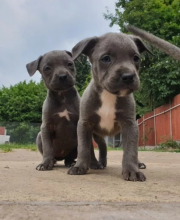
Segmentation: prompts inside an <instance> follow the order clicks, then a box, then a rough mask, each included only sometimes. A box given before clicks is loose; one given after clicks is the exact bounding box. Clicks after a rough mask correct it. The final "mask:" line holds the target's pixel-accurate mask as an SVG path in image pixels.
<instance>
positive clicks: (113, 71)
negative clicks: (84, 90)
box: [72, 33, 151, 96]
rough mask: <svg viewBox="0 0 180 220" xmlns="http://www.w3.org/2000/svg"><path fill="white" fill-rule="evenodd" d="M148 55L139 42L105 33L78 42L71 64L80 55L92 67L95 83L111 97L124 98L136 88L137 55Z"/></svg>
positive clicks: (136, 38)
mask: <svg viewBox="0 0 180 220" xmlns="http://www.w3.org/2000/svg"><path fill="white" fill-rule="evenodd" d="M144 51H148V52H149V53H151V52H150V51H149V49H148V48H147V47H146V45H145V44H144V43H143V42H142V41H141V40H140V38H138V37H135V36H132V35H126V34H121V33H108V34H105V35H103V36H101V37H92V38H88V39H85V40H82V41H80V42H79V43H78V44H77V45H75V47H74V48H73V49H72V55H73V60H75V59H76V58H78V56H79V55H80V54H81V53H83V54H85V55H87V56H88V57H89V60H90V62H91V63H92V74H93V78H94V80H95V82H96V83H97V84H98V85H99V86H100V87H101V88H102V89H106V90H107V91H109V92H110V93H113V94H116V95H118V96H126V95H128V94H130V93H131V92H133V91H135V90H137V89H138V88H139V84H140V82H139V76H138V71H139V67H140V62H141V59H140V54H141V53H142V52H144Z"/></svg>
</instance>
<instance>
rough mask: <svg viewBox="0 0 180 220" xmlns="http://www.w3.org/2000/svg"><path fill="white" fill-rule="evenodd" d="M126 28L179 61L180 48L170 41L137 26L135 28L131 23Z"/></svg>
mask: <svg viewBox="0 0 180 220" xmlns="http://www.w3.org/2000/svg"><path fill="white" fill-rule="evenodd" d="M127 29H128V31H130V32H132V33H133V34H135V35H138V36H139V37H141V38H142V39H144V40H146V41H148V42H150V43H151V44H153V45H154V46H156V47H157V48H159V49H161V50H162V51H164V52H165V53H166V54H168V55H170V56H172V57H173V58H174V59H176V60H179V61H180V49H179V48H178V47H176V46H175V45H173V44H171V43H169V42H167V41H165V40H163V39H161V38H159V37H156V36H154V35H153V34H150V33H148V32H146V31H143V30H141V29H139V28H136V27H134V26H132V25H128V26H127Z"/></svg>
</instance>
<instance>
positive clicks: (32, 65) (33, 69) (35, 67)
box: [26, 56, 42, 76]
mask: <svg viewBox="0 0 180 220" xmlns="http://www.w3.org/2000/svg"><path fill="white" fill-rule="evenodd" d="M41 59H42V56H40V57H39V58H38V59H37V60H35V61H32V62H31V63H28V64H27V65H26V69H27V71H28V73H29V75H30V76H33V75H34V73H35V72H36V70H38V68H39V64H40V61H41Z"/></svg>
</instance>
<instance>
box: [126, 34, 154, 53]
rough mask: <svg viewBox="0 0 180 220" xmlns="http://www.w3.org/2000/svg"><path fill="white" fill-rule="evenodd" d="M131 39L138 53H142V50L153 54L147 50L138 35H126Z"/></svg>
mask: <svg viewBox="0 0 180 220" xmlns="http://www.w3.org/2000/svg"><path fill="white" fill-rule="evenodd" d="M128 36H129V37H130V38H131V39H132V40H133V41H134V43H135V44H136V46H137V48H138V50H139V53H142V52H144V51H147V52H148V53H149V54H151V55H153V56H154V54H153V53H152V52H151V51H150V50H149V48H148V47H147V46H146V44H145V43H143V42H142V40H141V39H140V38H139V37H136V36H133V35H128Z"/></svg>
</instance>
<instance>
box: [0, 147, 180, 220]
mask: <svg viewBox="0 0 180 220" xmlns="http://www.w3.org/2000/svg"><path fill="white" fill-rule="evenodd" d="M96 153H98V152H96ZM139 158H140V159H141V161H143V162H145V163H146V165H147V169H146V170H143V172H144V173H145V175H146V177H147V181H146V182H127V181H124V180H123V179H122V177H121V160H122V152H121V151H110V152H108V167H107V168H106V169H105V170H89V172H88V174H87V175H83V176H70V175H67V168H65V167H64V165H63V163H62V162H60V163H58V164H57V165H56V167H55V168H54V170H52V171H36V170H35V167H36V165H38V163H39V162H40V161H41V155H40V154H39V153H38V152H32V151H28V150H15V151H13V152H10V153H0V219H18V220H19V219H44V220H46V219H49V218H50V217H51V218H53V219H72V220H73V219H108V220H109V219H125V218H126V219H140V218H141V219H146V220H148V219H163V220H165V219H180V154H177V153H159V152H139Z"/></svg>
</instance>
